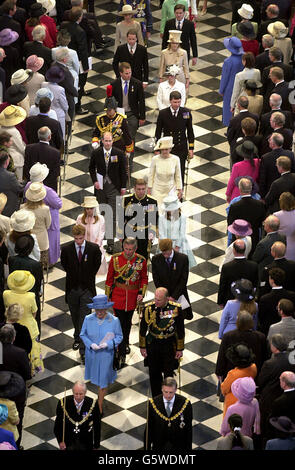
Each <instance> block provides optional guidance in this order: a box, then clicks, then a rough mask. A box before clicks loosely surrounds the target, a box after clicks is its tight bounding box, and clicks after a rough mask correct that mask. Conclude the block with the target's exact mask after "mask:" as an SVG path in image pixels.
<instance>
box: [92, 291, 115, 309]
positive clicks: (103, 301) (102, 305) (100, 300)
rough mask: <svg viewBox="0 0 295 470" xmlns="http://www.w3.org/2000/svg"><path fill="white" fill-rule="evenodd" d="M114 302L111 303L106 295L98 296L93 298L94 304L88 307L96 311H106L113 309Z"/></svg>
mask: <svg viewBox="0 0 295 470" xmlns="http://www.w3.org/2000/svg"><path fill="white" fill-rule="evenodd" d="M113 305H114V302H109V301H108V297H107V296H106V295H96V296H95V297H93V298H92V303H91V304H87V307H89V308H93V309H94V310H104V309H106V308H109V307H112V306H113Z"/></svg>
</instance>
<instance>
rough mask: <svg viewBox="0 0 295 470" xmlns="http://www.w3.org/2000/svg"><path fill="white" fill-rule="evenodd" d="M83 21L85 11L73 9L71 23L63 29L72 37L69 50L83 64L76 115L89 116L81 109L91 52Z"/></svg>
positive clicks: (66, 23)
mask: <svg viewBox="0 0 295 470" xmlns="http://www.w3.org/2000/svg"><path fill="white" fill-rule="evenodd" d="M82 19H83V10H82V8H80V7H73V8H72V10H71V12H70V14H69V21H64V22H63V23H62V24H61V29H66V30H67V31H68V32H69V33H70V35H71V42H70V44H69V49H74V50H75V51H76V52H77V54H78V58H79V61H80V62H81V64H82V68H83V72H80V74H79V92H78V102H77V104H76V114H87V113H88V111H87V110H86V109H83V108H82V107H81V99H82V96H83V94H84V87H85V85H86V82H87V74H88V72H89V61H88V57H89V51H88V44H87V35H86V33H85V31H84V29H83V28H81V26H80V23H81V21H82Z"/></svg>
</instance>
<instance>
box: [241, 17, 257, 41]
mask: <svg viewBox="0 0 295 470" xmlns="http://www.w3.org/2000/svg"><path fill="white" fill-rule="evenodd" d="M237 30H238V31H239V33H240V34H241V35H242V36H243V37H245V38H248V39H254V38H255V37H256V34H255V31H254V27H253V24H252V23H251V21H241V22H240V23H238V25H237Z"/></svg>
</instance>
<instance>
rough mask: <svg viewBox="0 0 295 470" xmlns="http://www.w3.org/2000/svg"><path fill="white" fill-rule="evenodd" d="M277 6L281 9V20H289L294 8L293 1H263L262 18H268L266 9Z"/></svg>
mask: <svg viewBox="0 0 295 470" xmlns="http://www.w3.org/2000/svg"><path fill="white" fill-rule="evenodd" d="M271 4H274V5H277V6H278V9H279V16H278V18H279V19H280V21H281V19H286V20H289V18H290V16H291V7H292V0H262V2H261V18H262V19H264V18H265V16H266V8H267V7H268V5H271Z"/></svg>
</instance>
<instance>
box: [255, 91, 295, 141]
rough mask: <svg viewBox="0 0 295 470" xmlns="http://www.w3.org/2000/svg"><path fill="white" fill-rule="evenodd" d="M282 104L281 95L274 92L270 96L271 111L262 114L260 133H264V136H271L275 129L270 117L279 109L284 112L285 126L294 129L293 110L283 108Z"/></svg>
mask: <svg viewBox="0 0 295 470" xmlns="http://www.w3.org/2000/svg"><path fill="white" fill-rule="evenodd" d="M281 105H282V98H281V96H280V95H278V94H277V93H272V94H271V95H270V97H269V106H270V109H271V111H269V112H268V113H264V114H262V115H261V116H260V129H259V134H262V135H263V136H265V137H267V136H269V135H270V134H271V133H272V132H273V129H272V127H271V125H270V117H271V115H272V114H273V113H275V112H277V111H279V112H280V113H283V115H284V116H285V127H286V128H287V129H293V116H292V113H291V111H288V110H282V109H281Z"/></svg>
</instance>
